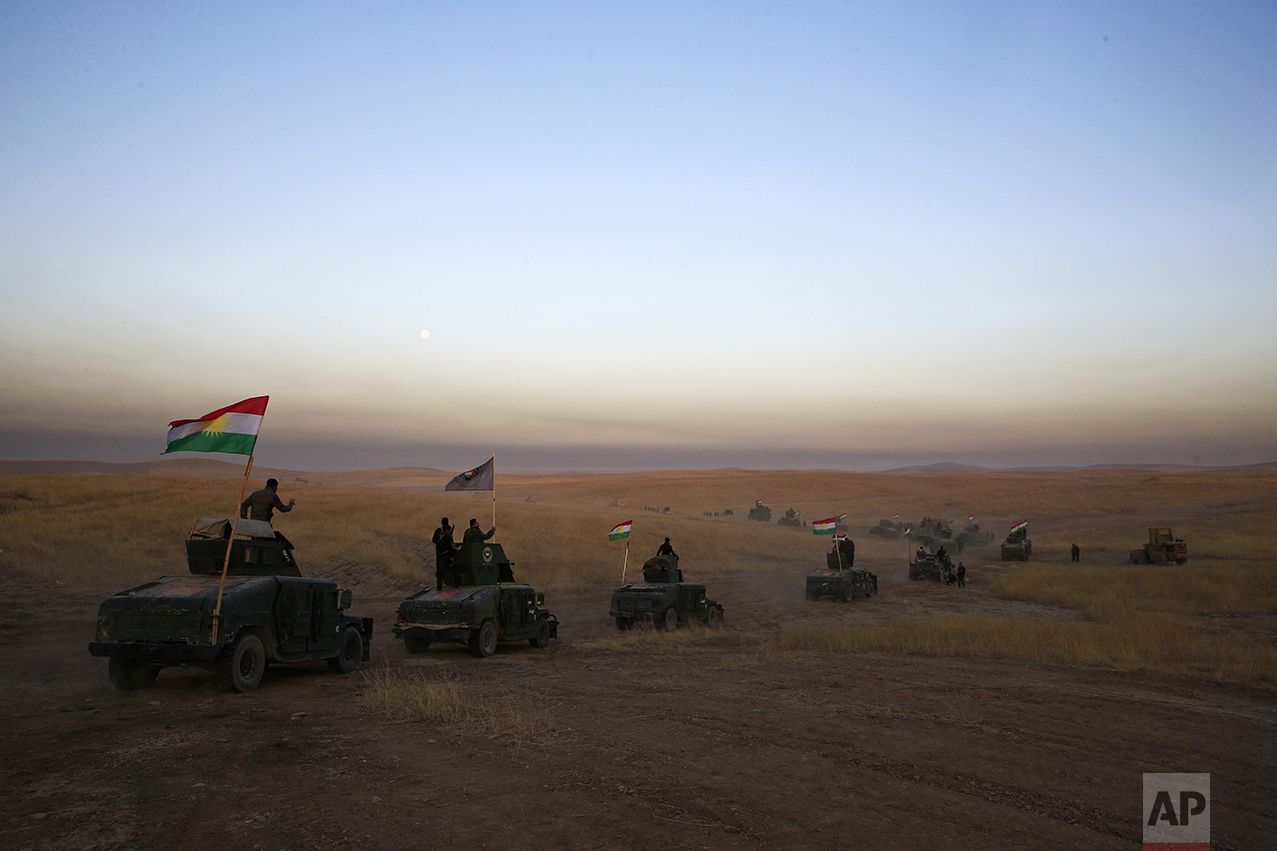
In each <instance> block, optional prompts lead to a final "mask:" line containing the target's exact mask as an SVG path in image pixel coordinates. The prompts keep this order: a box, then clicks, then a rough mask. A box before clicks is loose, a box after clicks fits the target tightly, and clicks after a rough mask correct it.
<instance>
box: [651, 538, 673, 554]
mask: <svg viewBox="0 0 1277 851" xmlns="http://www.w3.org/2000/svg"><path fill="white" fill-rule="evenodd" d="M656 554H657V555H658V556H674V558H678V553H676V552H674V548H673V547H671V546H670V539H669V538H666V539H665V543H663V544H661V545H660V546H659V547H657V548H656Z"/></svg>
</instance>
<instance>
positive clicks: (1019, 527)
mask: <svg viewBox="0 0 1277 851" xmlns="http://www.w3.org/2000/svg"><path fill="white" fill-rule="evenodd" d="M1027 531H1029V521H1028V520H1025V521H1024V522H1022V523H1017V524H1015V525H1014V526H1012V527H1011V534H1012V535H1014V534H1015V533H1016V532H1027Z"/></svg>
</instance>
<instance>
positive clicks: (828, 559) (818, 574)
mask: <svg viewBox="0 0 1277 851" xmlns="http://www.w3.org/2000/svg"><path fill="white" fill-rule="evenodd" d="M877 593H878V575H877V574H876V573H870V572H869V571H867V570H865V569H864V568H859V567H851V566H850V565H849V564H848V559H847V557H846V556H845V555H843V554H842V553H838V552H830V553H825V567H824V568H823V569H821V570H816V571H814V572H812V573H810V574H808V576H807V599H808V600H815V599H817V598H818V597H823V596H825V595H826V594H827V595H829V596H831V597H833V598H834V599H835V600H839V601H841V602H846V601H848V600H850V599H851V598H853V597H872V596H873V595H875V594H877Z"/></svg>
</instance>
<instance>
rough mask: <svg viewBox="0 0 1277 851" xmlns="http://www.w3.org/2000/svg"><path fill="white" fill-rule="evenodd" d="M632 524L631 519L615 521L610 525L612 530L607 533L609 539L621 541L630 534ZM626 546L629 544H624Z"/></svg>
mask: <svg viewBox="0 0 1277 851" xmlns="http://www.w3.org/2000/svg"><path fill="white" fill-rule="evenodd" d="M633 525H634V521H633V520H626V521H625V522H624V523H617V524H616V525H615V526H613V527H612V531H611V532H608V533H607V539H608V540H609V541H622V540H624V539H626V538H628V537H629V536H630V527H632V526H633ZM626 546H627V547H628V546H629V544H626Z"/></svg>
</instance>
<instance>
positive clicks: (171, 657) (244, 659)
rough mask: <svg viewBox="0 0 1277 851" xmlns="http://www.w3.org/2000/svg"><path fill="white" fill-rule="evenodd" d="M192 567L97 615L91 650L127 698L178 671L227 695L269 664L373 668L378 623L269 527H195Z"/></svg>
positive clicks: (117, 598)
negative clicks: (307, 568) (194, 674)
mask: <svg viewBox="0 0 1277 851" xmlns="http://www.w3.org/2000/svg"><path fill="white" fill-rule="evenodd" d="M228 546H229V547H230V561H229V564H228V565H227V569H226V578H225V583H223V582H222V565H223V562H224V561H225V560H226V550H227V547H228ZM186 562H187V568H188V570H189V571H190V573H189V574H188V575H182V576H162V577H160V578H159V579H157V580H155V581H154V582H148V583H146V584H145V585H139V586H138V587H136V588H130V589H128V590H127V591H121V592H119V593H118V594H115V595H114V596H112V597H110V598H108V599H107V600H106V601H105V602H103V603H102V605H101V606H100V607H99V608H98V622H97V636H96V639H95V640H94V641H92V642H90V643H89V653H90V654H92V655H94V656H105V657H107V659H109V662H108V665H107V673H108V674H109V676H110V678H111V682H112V683H114V684H115V687H116V688H118V689H120V690H121V691H127V690H130V689H136V688H143V687H145V686H148V685H150V684H151V683H153V682H155V678H156V677H157V676H158V675H159V672H160V669H161V668H165V667H169V666H176V665H191V666H194V667H198V668H203V669H205V670H208V671H211V672H212V673H213V674H214V675H215V676H216V677H217V681H218V683H219V685H221V686H222V687H223V688H227V689H230V690H231V691H237V692H246V691H252V690H253V689H255V688H257V686H258V685H259V684H260V683H261V680H262V674H263V672H264V671H265V670H266V665H267V664H268V663H279V662H307V661H312V660H319V659H324V660H327V662H328V666H329V667H330V668H332V669H333V670H334V671H340V672H342V673H350V672H352V671H354V670H355V669H356V668H358V667H359V664H360V663H361V662H366V661H368V652H369V647H370V646H371V644H372V618H361V617H355V616H353V615H348V614H346V610H347V609H349V608H350V602H351V594H350V591H348V590H339V589H338V588H337V585H336V584H335V583H334V582H332V581H330V580H328V579H309V578H305V577H303V576H302V575H301V571H300V569H299V568H298V566H297V561H296V559H295V558H294V557H293V547H292V544H291V543H289V542H288V539H286V538H285V537H284V536H283V535H281V534H280V533H278V532H276V531H275V530H274V529H273V528H271V525H270V524H269V523H267V522H265V521H264V520H240V521H239V523H238V525H237V526H236V527H235V537H234V540H231V521H229V520H197V521H196V522H195V525H194V527H193V528H192V529H191V533H190V535H189V536H188V539H187V541H186ZM219 596H220V599H221V610H220V615H219V617H218V623H217V628H216V631H215V630H214V614H215V612H217V609H218V599H219ZM214 635H216V637H214Z"/></svg>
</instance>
